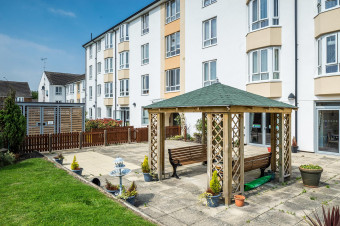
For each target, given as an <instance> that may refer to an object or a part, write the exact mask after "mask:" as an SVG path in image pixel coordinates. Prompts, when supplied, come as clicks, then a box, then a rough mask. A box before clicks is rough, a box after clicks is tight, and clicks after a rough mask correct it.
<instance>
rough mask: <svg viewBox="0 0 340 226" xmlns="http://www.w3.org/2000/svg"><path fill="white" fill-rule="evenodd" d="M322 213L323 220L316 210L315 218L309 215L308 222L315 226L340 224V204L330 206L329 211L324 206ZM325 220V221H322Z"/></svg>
mask: <svg viewBox="0 0 340 226" xmlns="http://www.w3.org/2000/svg"><path fill="white" fill-rule="evenodd" d="M322 214H323V217H322V218H323V220H322V218H320V217H319V215H318V214H317V213H315V212H314V217H315V219H313V218H311V217H310V216H307V219H308V220H309V222H308V221H307V220H306V221H307V223H308V224H309V225H313V226H333V225H340V211H339V206H333V208H332V209H331V208H329V209H328V211H327V213H326V211H325V208H324V206H322ZM322 221H323V222H322Z"/></svg>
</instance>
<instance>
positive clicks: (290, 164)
mask: <svg viewBox="0 0 340 226" xmlns="http://www.w3.org/2000/svg"><path fill="white" fill-rule="evenodd" d="M288 117H289V131H288V132H289V140H288V142H289V144H288V148H289V153H288V155H289V175H290V176H291V175H292V143H291V142H292V114H291V113H290V114H289V116H288Z"/></svg>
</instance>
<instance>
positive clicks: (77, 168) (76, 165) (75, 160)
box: [71, 156, 80, 170]
mask: <svg viewBox="0 0 340 226" xmlns="http://www.w3.org/2000/svg"><path fill="white" fill-rule="evenodd" d="M79 169H80V168H79V163H78V162H77V159H76V156H74V157H73V162H72V164H71V170H79Z"/></svg>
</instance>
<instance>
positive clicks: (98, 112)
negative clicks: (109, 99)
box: [97, 107, 102, 118]
mask: <svg viewBox="0 0 340 226" xmlns="http://www.w3.org/2000/svg"><path fill="white" fill-rule="evenodd" d="M97 118H102V109H101V108H100V107H98V108H97Z"/></svg>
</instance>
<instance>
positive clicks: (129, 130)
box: [128, 128, 131, 144]
mask: <svg viewBox="0 0 340 226" xmlns="http://www.w3.org/2000/svg"><path fill="white" fill-rule="evenodd" d="M128 143H129V144H130V143H131V128H128Z"/></svg>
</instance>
